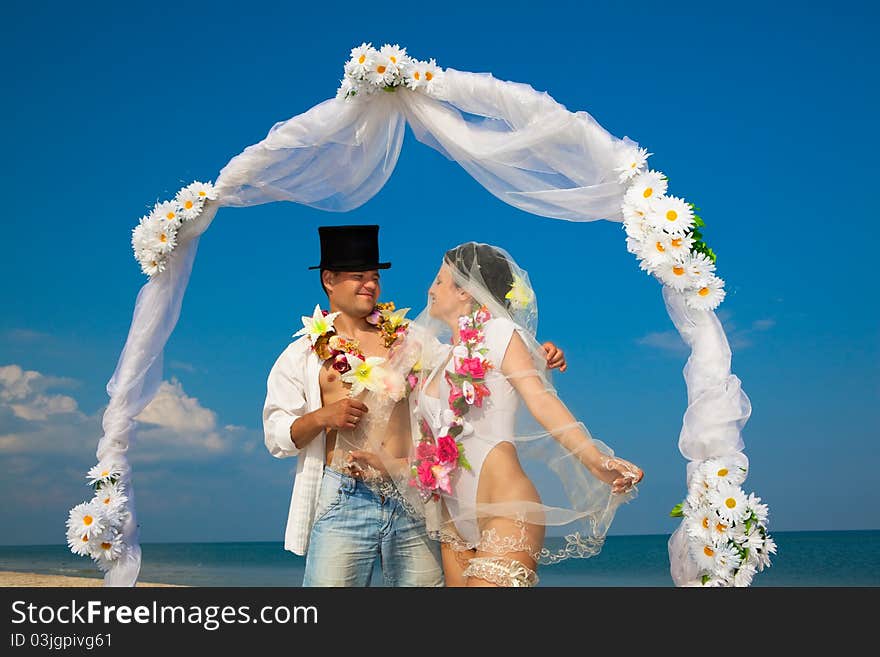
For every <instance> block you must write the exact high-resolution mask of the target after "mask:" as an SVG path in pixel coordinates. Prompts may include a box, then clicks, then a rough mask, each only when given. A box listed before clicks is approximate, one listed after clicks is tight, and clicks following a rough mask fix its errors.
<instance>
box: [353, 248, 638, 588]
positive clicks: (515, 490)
mask: <svg viewBox="0 0 880 657" xmlns="http://www.w3.org/2000/svg"><path fill="white" fill-rule="evenodd" d="M428 296H429V300H428V306H427V308H426V309H425V310H424V311H423V312H422V313H421V314H420V315H419V317H418V318H417V319H416V320H414V322H413V325H412V326H411V327H410V331H409V335H408V338H407V341H406V344H405V345H404V346H403V347H402V349H401V350H399V351H398V353H397V354H396V358H392V361H393V362H395V364H396V366H397V367H398V368H400V367H401V365H402V364H404V367H405V368H408V369H409V371H408V372H407V379H408V381H409V383H410V386H411V388H412V391H411V393H410V394H409V397H408V399H409V408H410V413H411V418H412V424H413V453H412V455H411V456H410V457H409V459H408V462H407V464H406V467H405V468H401V467H400V463H401V461H400V460H392V459H386V460H385V461H384V462H383V463H382V466H381V467H380V468H379V469H380V470H382V471H383V472H386V473H387V472H391V473H394V474H393V476H392V477H391V479H392V480H393V481H394V483H395V485H396V490H397V492H398V493H399V494H400V496H401V497H404V498H406V499H407V500H408V501H409V505H410V507H411V508H412V509H413V511H414V512H416V513H419V514H424V517H425V521H426V526H427V528H428V532H429V534H430V535H431V536H432V537H433V538H435V539H437V540H440V541H441V542H442V552H443V568H444V574H445V577H446V584H447V586H534V585H535V584H537V581H538V576H537V572H536V570H537V566H538V564H539V563H541V564H552V563H556V562H558V561H562V560H564V559H567V558H569V557H589V556H593V555H595V554H597V553H598V552H599V550H600V549H601V546H602V543H603V541H604V538H605V535H606V533H607V530H608V526H609V524H610V522H611V520H612V519H613V516H614V513H615V512H616V509H617V507H618V506H619V505H620V504H621V503H622V502H624V501H628V500H629V499H631V498H632V497H633V496H634V495H635V492H636V491H635V488H634V486H635V484H636V483H638V482H639V481H640V480H641V478H642V475H643V473H642V471H641V470H640V469H639V468H638V467H636V466H635V465H633V464H632V463H630V462H628V461H625V460H623V459H620V458H617V457H615V456H614V455H613V453H612V452H611V450H610V449H609V448H608V447H607V446H606V445H604V444H603V443H601V442H599V441H597V440H595V439H594V438H592V436H591V435H590V434H589V432H588V431H587V430H586V427H585V426H584V425H583V424H582V423H580V422H578V420H577V419H576V418H575V417H574V416H573V415H572V414H571V412H570V411H569V410H568V409H567V408H566V406H565V405H564V404H563V403H562V402H561V401H560V400H559V398H558V397H557V396H556V393H555V389H554V388H553V385H552V384H551V382H550V380H549V377H548V372H547V370H546V364H545V357H544V355H543V353H544V352H543V348H542V347H541V346H540V345H539V344H538V343H537V342H536V340H535V331H536V328H537V326H536V325H537V302H536V300H535V296H534V293H533V292H532V290H531V287H530V286H529V282H528V275H527V274H526V272H525V271H523V270H522V269H521V268H520V267H518V266H517V265H516V263H515V262H514V260H513V259H512V258H511V257H510V255H509V254H507V253H506V252H505V251H504V250H503V249H500V248H498V247H494V246H490V245H487V244H478V243H474V242H468V243H466V244H462V245H460V246H458V247H456V248H454V249H451V250H450V251H448V252H447V253H446V254H445V257H444V260H443V263H442V265H441V267H440V270H439V272H438V273H437V277H436V279H435V281H434V283H433V285H432V286H431V288H430V290H429V295H428ZM366 403H367V405H368V406H370V405H371V404H370V401H367V402H366ZM352 456H353V459H354V460H355V462H357V461H358V460H361V461H366V463H367V464H371V465H373V466H374V467H375V466H376V459H375V458H373V457H371V456H369V455H367V454H365V453H364V452H362V451H358V452H356V453H355V454H353V455H352ZM380 460H381V459H380ZM550 527H560V528H564V531H565V534H564V538H562V537H560V536H558V532H557V536H555V537H550V538H548V536H547V534H548V531H547V530H548V528H550Z"/></svg>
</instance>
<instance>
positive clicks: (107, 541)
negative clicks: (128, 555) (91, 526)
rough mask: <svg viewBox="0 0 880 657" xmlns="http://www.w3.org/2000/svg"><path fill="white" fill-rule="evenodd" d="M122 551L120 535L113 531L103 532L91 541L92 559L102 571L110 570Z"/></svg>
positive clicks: (123, 547)
mask: <svg viewBox="0 0 880 657" xmlns="http://www.w3.org/2000/svg"><path fill="white" fill-rule="evenodd" d="M124 551H125V542H124V541H123V538H122V534H121V533H119V532H118V531H117V530H115V529H111V530H109V531H106V532H104V533H103V534H102V535H101V536H98V537H96V538H95V539H93V541H92V548H91V554H92V558H93V559H94V560H95V562H96V563H97V564H98V567H99V568H100V569H101V570H103V571H107V570H110V568H112V567H113V564H115V563H116V561H117V560H118V559H119V557H121V556H122V553H123V552H124Z"/></svg>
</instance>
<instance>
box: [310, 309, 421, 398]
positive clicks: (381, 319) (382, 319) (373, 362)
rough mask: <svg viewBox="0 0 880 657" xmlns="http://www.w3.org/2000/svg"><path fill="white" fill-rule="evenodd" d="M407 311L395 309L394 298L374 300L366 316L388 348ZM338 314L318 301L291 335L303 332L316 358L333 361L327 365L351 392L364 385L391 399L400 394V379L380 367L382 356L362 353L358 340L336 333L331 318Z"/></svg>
mask: <svg viewBox="0 0 880 657" xmlns="http://www.w3.org/2000/svg"><path fill="white" fill-rule="evenodd" d="M407 311H409V308H402V309H400V310H395V308H394V302H393V301H388V302H385V303H379V304H376V306H375V308H373V311H372V312H371V313H370V315H368V316H367V318H366V320H367V322H368V323H370V324H372V325H373V326H377V327H378V328H379V330H380V331H381V332H382V341H383V343H384V345H385V346H386V347H388V348H390V347H391V346H392V345H393V344H394V343H395V342H396V341H397V340H398V338H400V337H401V336H402V335H404V334H405V333H406V331H407V329H408V328H409V320H407V319H405V317H406V313H407ZM339 314H340V313H338V312H335V313H331V312H328V311H326V310H322V309H321V306H320V305H316V306H315V310H314V312H313V314H312V316H311V317H306V316H303V318H302V322H303V328H301V329H300V330H299V331H297V332H296V333H294V334H293V337H298V336H300V335H307V336H308V337H309V341H310V342H311V343H312V351H314V352H315V354H317V356H318V358H320V359H321V361H322V362H327V361H328V360H332V361H333V362H332V363H331V367H333V369H334V370H336V371H337V372H339V373H340V374H341V375H342V381H343V382H344V383H350V384H352V388H351V393H350V394H351V396H355V395H357V394H359V393H360V392H361V391H362V390H364V389H365V388H366V389H369V390H372V391H381V390H384V391H385V392H387V393H388V394H389V395H391V396H392V397H394V398H395V399H401V398H402V397H403V395H404V383H403V382H398V381H397V378H398V377H394V376H393V375H392V373H391V372H390V371H388V370H386V369H384V368H382V367H381V365H382V364H383V363H384V362H385V360H386V359H385V358H381V357H378V356H371V357H367V356H365V355H364V352H363V351H362V350H361V348H360V342H359V341H358V340H352V339H348V338H344V337H342V336H341V335H338V334H337V333H336V329H335V328H334V327H333V321H334V320H335V319H336V317H338V316H339Z"/></svg>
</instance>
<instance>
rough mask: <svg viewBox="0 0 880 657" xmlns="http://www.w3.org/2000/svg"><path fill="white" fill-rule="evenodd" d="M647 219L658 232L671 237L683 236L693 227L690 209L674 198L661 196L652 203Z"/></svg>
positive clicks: (683, 202) (692, 216)
mask: <svg viewBox="0 0 880 657" xmlns="http://www.w3.org/2000/svg"><path fill="white" fill-rule="evenodd" d="M648 218H649V219H650V220H651V222H652V223H653V224H654V226H655V227H656V228H657V229H658V230H665V231H666V232H667V233H672V234H673V235H684V234H685V233H686V232H688V231H689V230H690V229H691V228H693V226H694V213H693V211H692V210H691V207H690V206H689V205H688V204H687V203H685V201H684V199H681V198H678V197H676V196H663V197H661V198H659V199H657V200H655V201H653V202H652V203H651V214H650V215H649V216H648Z"/></svg>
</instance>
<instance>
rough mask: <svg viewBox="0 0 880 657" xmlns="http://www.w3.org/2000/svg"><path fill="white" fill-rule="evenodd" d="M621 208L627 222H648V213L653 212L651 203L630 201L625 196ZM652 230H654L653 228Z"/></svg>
mask: <svg viewBox="0 0 880 657" xmlns="http://www.w3.org/2000/svg"><path fill="white" fill-rule="evenodd" d="M620 209H621V212H622V213H623V221H624V222H627V223H629V222H633V223H642V222H647V221H648V215H649V214H651V205H650V203H630V202H629V201H627V200H626V199H625V198H624V201H623V205H621V207H620ZM651 230H653V228H652V229H651Z"/></svg>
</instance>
